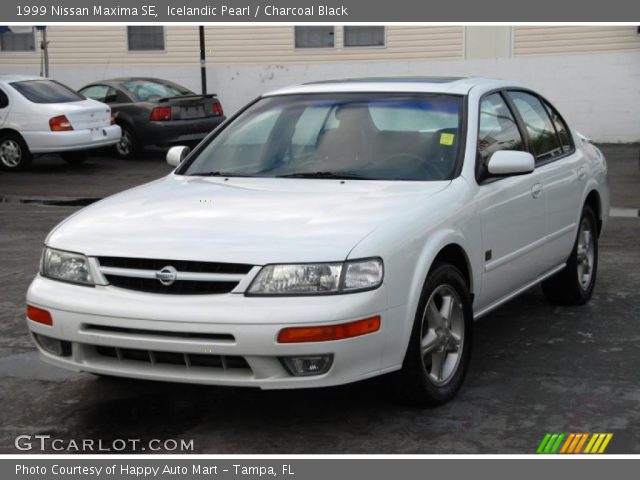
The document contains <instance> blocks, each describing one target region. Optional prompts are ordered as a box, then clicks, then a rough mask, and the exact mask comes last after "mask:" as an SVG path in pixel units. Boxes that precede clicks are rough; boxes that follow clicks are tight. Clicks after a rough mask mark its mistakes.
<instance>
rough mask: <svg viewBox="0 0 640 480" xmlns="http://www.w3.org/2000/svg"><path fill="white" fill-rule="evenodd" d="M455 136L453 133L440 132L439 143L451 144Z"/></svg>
mask: <svg viewBox="0 0 640 480" xmlns="http://www.w3.org/2000/svg"><path fill="white" fill-rule="evenodd" d="M455 138H456V136H455V135H454V134H453V133H441V134H440V145H449V146H451V145H453V140H454V139H455Z"/></svg>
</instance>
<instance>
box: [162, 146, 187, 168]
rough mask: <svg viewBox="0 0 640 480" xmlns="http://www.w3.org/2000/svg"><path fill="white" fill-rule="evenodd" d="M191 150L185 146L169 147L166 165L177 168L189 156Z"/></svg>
mask: <svg viewBox="0 0 640 480" xmlns="http://www.w3.org/2000/svg"><path fill="white" fill-rule="evenodd" d="M190 151H191V149H190V148H189V147H185V146H182V145H180V146H177V147H171V148H170V149H169V151H168V152H167V163H168V164H169V165H171V166H172V167H177V166H178V165H180V163H182V161H183V160H184V159H185V158H186V156H187V155H189V152H190Z"/></svg>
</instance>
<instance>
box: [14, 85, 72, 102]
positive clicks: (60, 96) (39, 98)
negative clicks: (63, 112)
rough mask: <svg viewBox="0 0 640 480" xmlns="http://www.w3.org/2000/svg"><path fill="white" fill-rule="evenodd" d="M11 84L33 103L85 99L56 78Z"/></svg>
mask: <svg viewBox="0 0 640 480" xmlns="http://www.w3.org/2000/svg"><path fill="white" fill-rule="evenodd" d="M11 86H12V87H13V88H15V89H16V90H17V91H18V92H19V93H20V94H21V95H22V96H23V97H24V98H26V99H27V100H29V101H30V102H33V103H69V102H80V101H82V100H85V97H83V96H82V95H80V94H79V93H77V92H75V91H73V90H71V89H70V88H69V87H66V86H64V85H62V84H61V83H58V82H56V81H54V80H23V81H21V82H12V83H11Z"/></svg>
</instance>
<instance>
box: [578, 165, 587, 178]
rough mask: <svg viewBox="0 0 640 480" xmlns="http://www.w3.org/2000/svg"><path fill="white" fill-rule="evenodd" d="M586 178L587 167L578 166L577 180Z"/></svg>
mask: <svg viewBox="0 0 640 480" xmlns="http://www.w3.org/2000/svg"><path fill="white" fill-rule="evenodd" d="M585 178H587V169H586V168H584V167H580V168H579V169H578V180H580V181H582V180H584V179H585Z"/></svg>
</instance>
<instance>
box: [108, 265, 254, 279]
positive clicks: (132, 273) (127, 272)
mask: <svg viewBox="0 0 640 480" xmlns="http://www.w3.org/2000/svg"><path fill="white" fill-rule="evenodd" d="M167 263H169V262H167ZM99 269H100V272H101V273H102V274H103V275H116V276H118V277H134V278H153V279H155V278H156V273H158V270H138V269H133V268H116V267H99ZM245 275H246V274H234V273H198V272H181V271H178V272H177V276H176V280H188V281H192V282H239V281H240V280H242V279H243V278H244V277H245Z"/></svg>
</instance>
